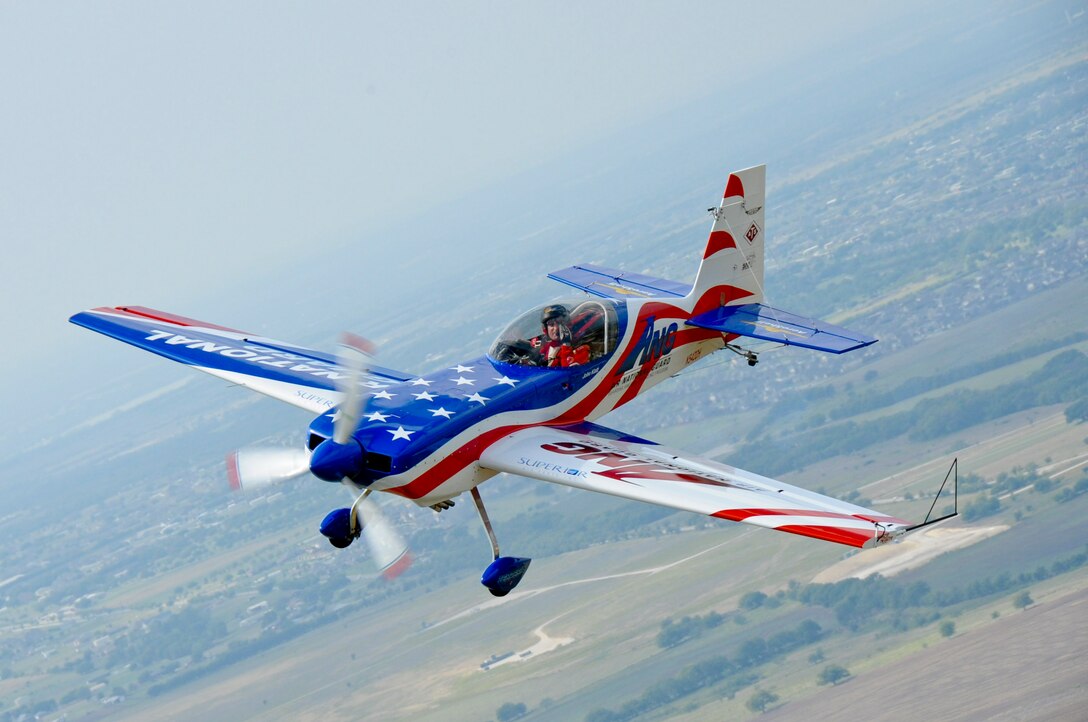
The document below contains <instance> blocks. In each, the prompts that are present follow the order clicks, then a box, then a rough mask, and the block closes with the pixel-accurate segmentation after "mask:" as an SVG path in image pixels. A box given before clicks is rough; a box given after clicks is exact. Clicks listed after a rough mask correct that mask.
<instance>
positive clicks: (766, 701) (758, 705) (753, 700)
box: [748, 689, 778, 713]
mask: <svg viewBox="0 0 1088 722" xmlns="http://www.w3.org/2000/svg"><path fill="white" fill-rule="evenodd" d="M777 701H778V695H777V694H775V693H774V692H768V691H767V690H765V689H761V690H759V691H758V692H756V693H755V694H753V695H752V696H751V697H749V698H748V709H750V710H752V711H753V712H761V713H762V712H766V711H767V708H768V707H770V706H771V705H772V704H774V703H775V702H777Z"/></svg>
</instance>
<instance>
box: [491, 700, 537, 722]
mask: <svg viewBox="0 0 1088 722" xmlns="http://www.w3.org/2000/svg"><path fill="white" fill-rule="evenodd" d="M528 711H529V709H528V708H527V707H526V706H525V704H524V703H523V702H507V703H506V704H504V705H503V706H502V707H499V709H498V711H497V712H495V716H496V717H497V718H498V719H499V722H511V720H516V719H518V718H519V717H524V716H525V713H526V712H528Z"/></svg>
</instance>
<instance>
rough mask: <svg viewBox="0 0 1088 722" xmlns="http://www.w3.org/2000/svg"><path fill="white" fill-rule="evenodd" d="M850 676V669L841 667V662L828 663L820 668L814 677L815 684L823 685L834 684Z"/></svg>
mask: <svg viewBox="0 0 1088 722" xmlns="http://www.w3.org/2000/svg"><path fill="white" fill-rule="evenodd" d="M849 676H850V670H848V669H847V668H846V667H843V666H842V665H841V664H829V665H827V666H826V667H824V668H823V669H821V670H820V674H819V676H818V677H816V682H817V684H820V685H824V684H830V685H836V684H838V683H839V682H841V681H843V680H844V679H846V678H847V677H849Z"/></svg>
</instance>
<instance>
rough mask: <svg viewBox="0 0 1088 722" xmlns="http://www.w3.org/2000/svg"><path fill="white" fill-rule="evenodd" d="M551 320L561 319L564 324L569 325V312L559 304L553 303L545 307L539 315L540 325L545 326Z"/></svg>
mask: <svg viewBox="0 0 1088 722" xmlns="http://www.w3.org/2000/svg"><path fill="white" fill-rule="evenodd" d="M553 318H559V319H562V320H563V322H564V323H568V324H569V322H570V312H569V311H568V310H567V307H566V306H564V305H563V304H561V303H553V304H552V305H550V306H545V307H544V311H543V312H541V314H540V325H541V326H547V325H548V321H551V320H552V319H553Z"/></svg>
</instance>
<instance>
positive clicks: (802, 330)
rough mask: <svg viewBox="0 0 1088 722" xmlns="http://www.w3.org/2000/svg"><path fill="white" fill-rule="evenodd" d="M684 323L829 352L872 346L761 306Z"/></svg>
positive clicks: (718, 311) (852, 334) (723, 310)
mask: <svg viewBox="0 0 1088 722" xmlns="http://www.w3.org/2000/svg"><path fill="white" fill-rule="evenodd" d="M687 323H688V325H689V326H698V327H700V328H709V329H712V330H714V331H721V332H723V333H735V334H737V335H738V336H746V337H748V338H758V339H761V340H763V341H776V342H778V343H784V344H786V345H788V346H800V347H801V348H810V349H814V350H816V351H827V352H829V353H846V352H847V351H853V350H855V349H859V348H862V347H864V346H868V345H870V344H873V343H876V339H875V338H873V337H872V336H866V335H865V334H863V333H858V332H857V331H851V330H849V329H846V328H843V327H842V326H836V325H834V324H831V323H827V322H826V321H817V320H816V319H813V318H806V317H805V316H798V315H797V314H795V313H789V312H787V311H780V310H778V309H777V308H771V307H770V306H764V305H763V304H762V303H746V304H744V305H741V306H722V307H720V308H715V309H712V310H710V311H707V312H706V313H700V314H698V315H697V316H692V317H691V318H689V319H688V321H687Z"/></svg>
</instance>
